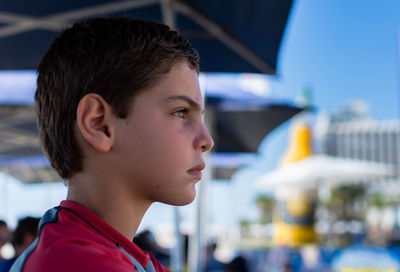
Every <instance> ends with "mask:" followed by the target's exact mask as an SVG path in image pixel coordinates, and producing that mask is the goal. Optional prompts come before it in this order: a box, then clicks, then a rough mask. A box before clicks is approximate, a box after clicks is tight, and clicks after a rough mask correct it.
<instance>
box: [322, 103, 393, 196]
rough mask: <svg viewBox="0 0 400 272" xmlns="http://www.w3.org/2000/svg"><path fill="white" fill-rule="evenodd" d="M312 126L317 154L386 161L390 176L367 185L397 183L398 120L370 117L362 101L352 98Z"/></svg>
mask: <svg viewBox="0 0 400 272" xmlns="http://www.w3.org/2000/svg"><path fill="white" fill-rule="evenodd" d="M316 128H317V129H316V130H317V131H316V134H317V138H318V141H317V142H318V149H319V153H322V154H327V155H331V156H337V157H342V158H351V159H360V160H364V161H371V162H379V163H384V164H387V165H389V166H391V167H392V169H393V175H392V176H390V177H386V178H383V179H381V180H379V181H378V182H377V180H373V181H371V182H372V183H371V184H370V185H371V186H372V187H373V188H376V189H379V187H382V186H388V184H392V183H395V184H397V185H399V181H400V122H399V120H374V119H372V118H371V117H370V115H369V108H368V105H367V104H366V103H364V102H362V101H353V102H350V103H347V104H346V105H345V106H343V107H341V108H340V109H338V110H336V111H333V112H332V113H330V114H323V115H321V116H320V117H319V118H318V121H317V124H316ZM395 184H392V185H395Z"/></svg>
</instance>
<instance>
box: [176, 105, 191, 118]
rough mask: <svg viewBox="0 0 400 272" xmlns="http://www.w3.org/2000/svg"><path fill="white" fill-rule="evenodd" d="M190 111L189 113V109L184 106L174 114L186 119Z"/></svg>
mask: <svg viewBox="0 0 400 272" xmlns="http://www.w3.org/2000/svg"><path fill="white" fill-rule="evenodd" d="M188 113H189V109H186V108H183V109H179V110H177V111H175V112H174V115H175V116H177V117H179V118H182V119H186V117H187V114H188Z"/></svg>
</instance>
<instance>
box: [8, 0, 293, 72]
mask: <svg viewBox="0 0 400 272" xmlns="http://www.w3.org/2000/svg"><path fill="white" fill-rule="evenodd" d="M291 5H292V0H246V1H243V0H229V1H228V0H126V1H121V0H120V1H115V0H114V1H111V0H70V1H52V0H36V1H26V0H13V1H2V2H1V3H0V59H1V62H0V69H6V70H15V69H35V68H36V67H37V65H38V63H39V61H40V58H41V56H42V55H43V54H44V53H45V51H46V50H47V48H48V47H49V44H50V43H51V41H52V39H53V38H54V37H55V35H56V32H57V31H58V30H59V29H60V27H62V26H65V25H67V24H69V23H71V22H74V21H77V20H81V19H83V18H87V17H94V16H115V15H124V16H130V17H135V18H141V19H146V20H152V21H158V22H166V23H168V24H169V25H171V26H172V27H173V28H176V29H179V31H180V32H181V34H182V35H183V36H184V37H185V38H186V39H188V40H189V41H190V42H191V43H192V45H193V46H194V47H195V48H196V49H197V50H198V51H199V53H200V55H201V58H202V59H201V70H202V71H206V72H221V71H224V72H261V73H266V74H275V73H276V63H277V57H278V50H279V46H280V43H281V39H282V35H283V32H284V29H285V25H286V21H287V18H288V15H289V12H290V8H291Z"/></svg>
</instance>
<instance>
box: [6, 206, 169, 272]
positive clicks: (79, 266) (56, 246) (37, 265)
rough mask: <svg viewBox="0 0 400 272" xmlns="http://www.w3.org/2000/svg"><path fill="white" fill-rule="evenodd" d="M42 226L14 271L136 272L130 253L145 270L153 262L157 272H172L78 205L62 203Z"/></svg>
mask: <svg viewBox="0 0 400 272" xmlns="http://www.w3.org/2000/svg"><path fill="white" fill-rule="evenodd" d="M45 218H47V219H45ZM41 225H42V226H41V227H40V230H39V238H38V241H37V242H36V243H34V245H33V246H32V248H31V251H30V254H29V253H28V254H25V257H23V256H21V257H22V259H24V260H23V261H19V265H18V264H17V265H16V266H20V268H19V269H15V268H14V267H13V269H14V270H12V271H26V272H28V271H29V272H39V271H40V272H42V271H57V272H64V271H65V272H70V271H74V272H79V271H82V272H83V271H85V272H86V271H97V272H103V271H104V272H106V271H107V272H109V271H118V272H125V271H126V272H128V271H129V272H131V271H136V269H135V265H134V264H133V262H132V260H131V259H130V257H129V256H128V254H129V255H130V256H131V257H133V258H134V259H135V260H136V261H137V262H138V263H140V264H141V265H142V266H143V267H144V268H145V267H146V266H148V264H149V262H150V260H151V262H152V264H153V266H154V268H155V271H156V272H159V271H161V272H162V271H169V270H168V269H166V268H165V267H164V266H162V265H161V264H160V263H159V262H158V261H157V260H156V259H155V258H154V257H153V256H152V255H151V254H149V253H147V252H145V251H143V250H141V249H140V248H139V247H138V246H136V245H135V244H134V243H133V242H132V241H130V240H128V239H127V238H126V237H125V236H123V235H122V234H121V233H119V232H118V231H117V230H115V229H114V228H113V227H111V226H110V225H108V224H107V223H106V222H104V221H103V220H102V219H101V218H100V217H98V216H97V215H96V214H94V213H93V212H91V211H90V210H88V209H86V208H85V207H83V206H81V205H79V204H78V203H76V202H72V201H67V200H65V201H62V202H61V204H60V206H59V207H56V208H53V209H52V210H50V211H49V212H47V213H46V214H45V215H44V216H43V219H42V221H41ZM27 251H28V252H29V250H27ZM124 251H125V252H124ZM17 263H18V260H17Z"/></svg>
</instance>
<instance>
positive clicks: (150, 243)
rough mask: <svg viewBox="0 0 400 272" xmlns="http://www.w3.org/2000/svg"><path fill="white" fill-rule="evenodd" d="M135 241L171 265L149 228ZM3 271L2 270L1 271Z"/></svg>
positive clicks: (168, 257) (143, 248)
mask: <svg viewBox="0 0 400 272" xmlns="http://www.w3.org/2000/svg"><path fill="white" fill-rule="evenodd" d="M133 242H134V243H135V244H136V245H137V246H138V247H140V248H141V249H142V250H144V251H147V252H148V253H150V254H152V255H153V256H154V257H156V259H157V260H158V261H159V262H160V263H161V264H162V265H164V266H165V267H168V266H169V259H170V256H169V253H168V250H167V249H165V248H163V247H161V246H160V245H159V244H158V243H157V242H156V239H155V238H154V235H153V233H152V232H151V231H149V230H144V231H142V232H140V233H138V234H137V235H136V236H135V238H134V239H133ZM0 272H1V271H0Z"/></svg>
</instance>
